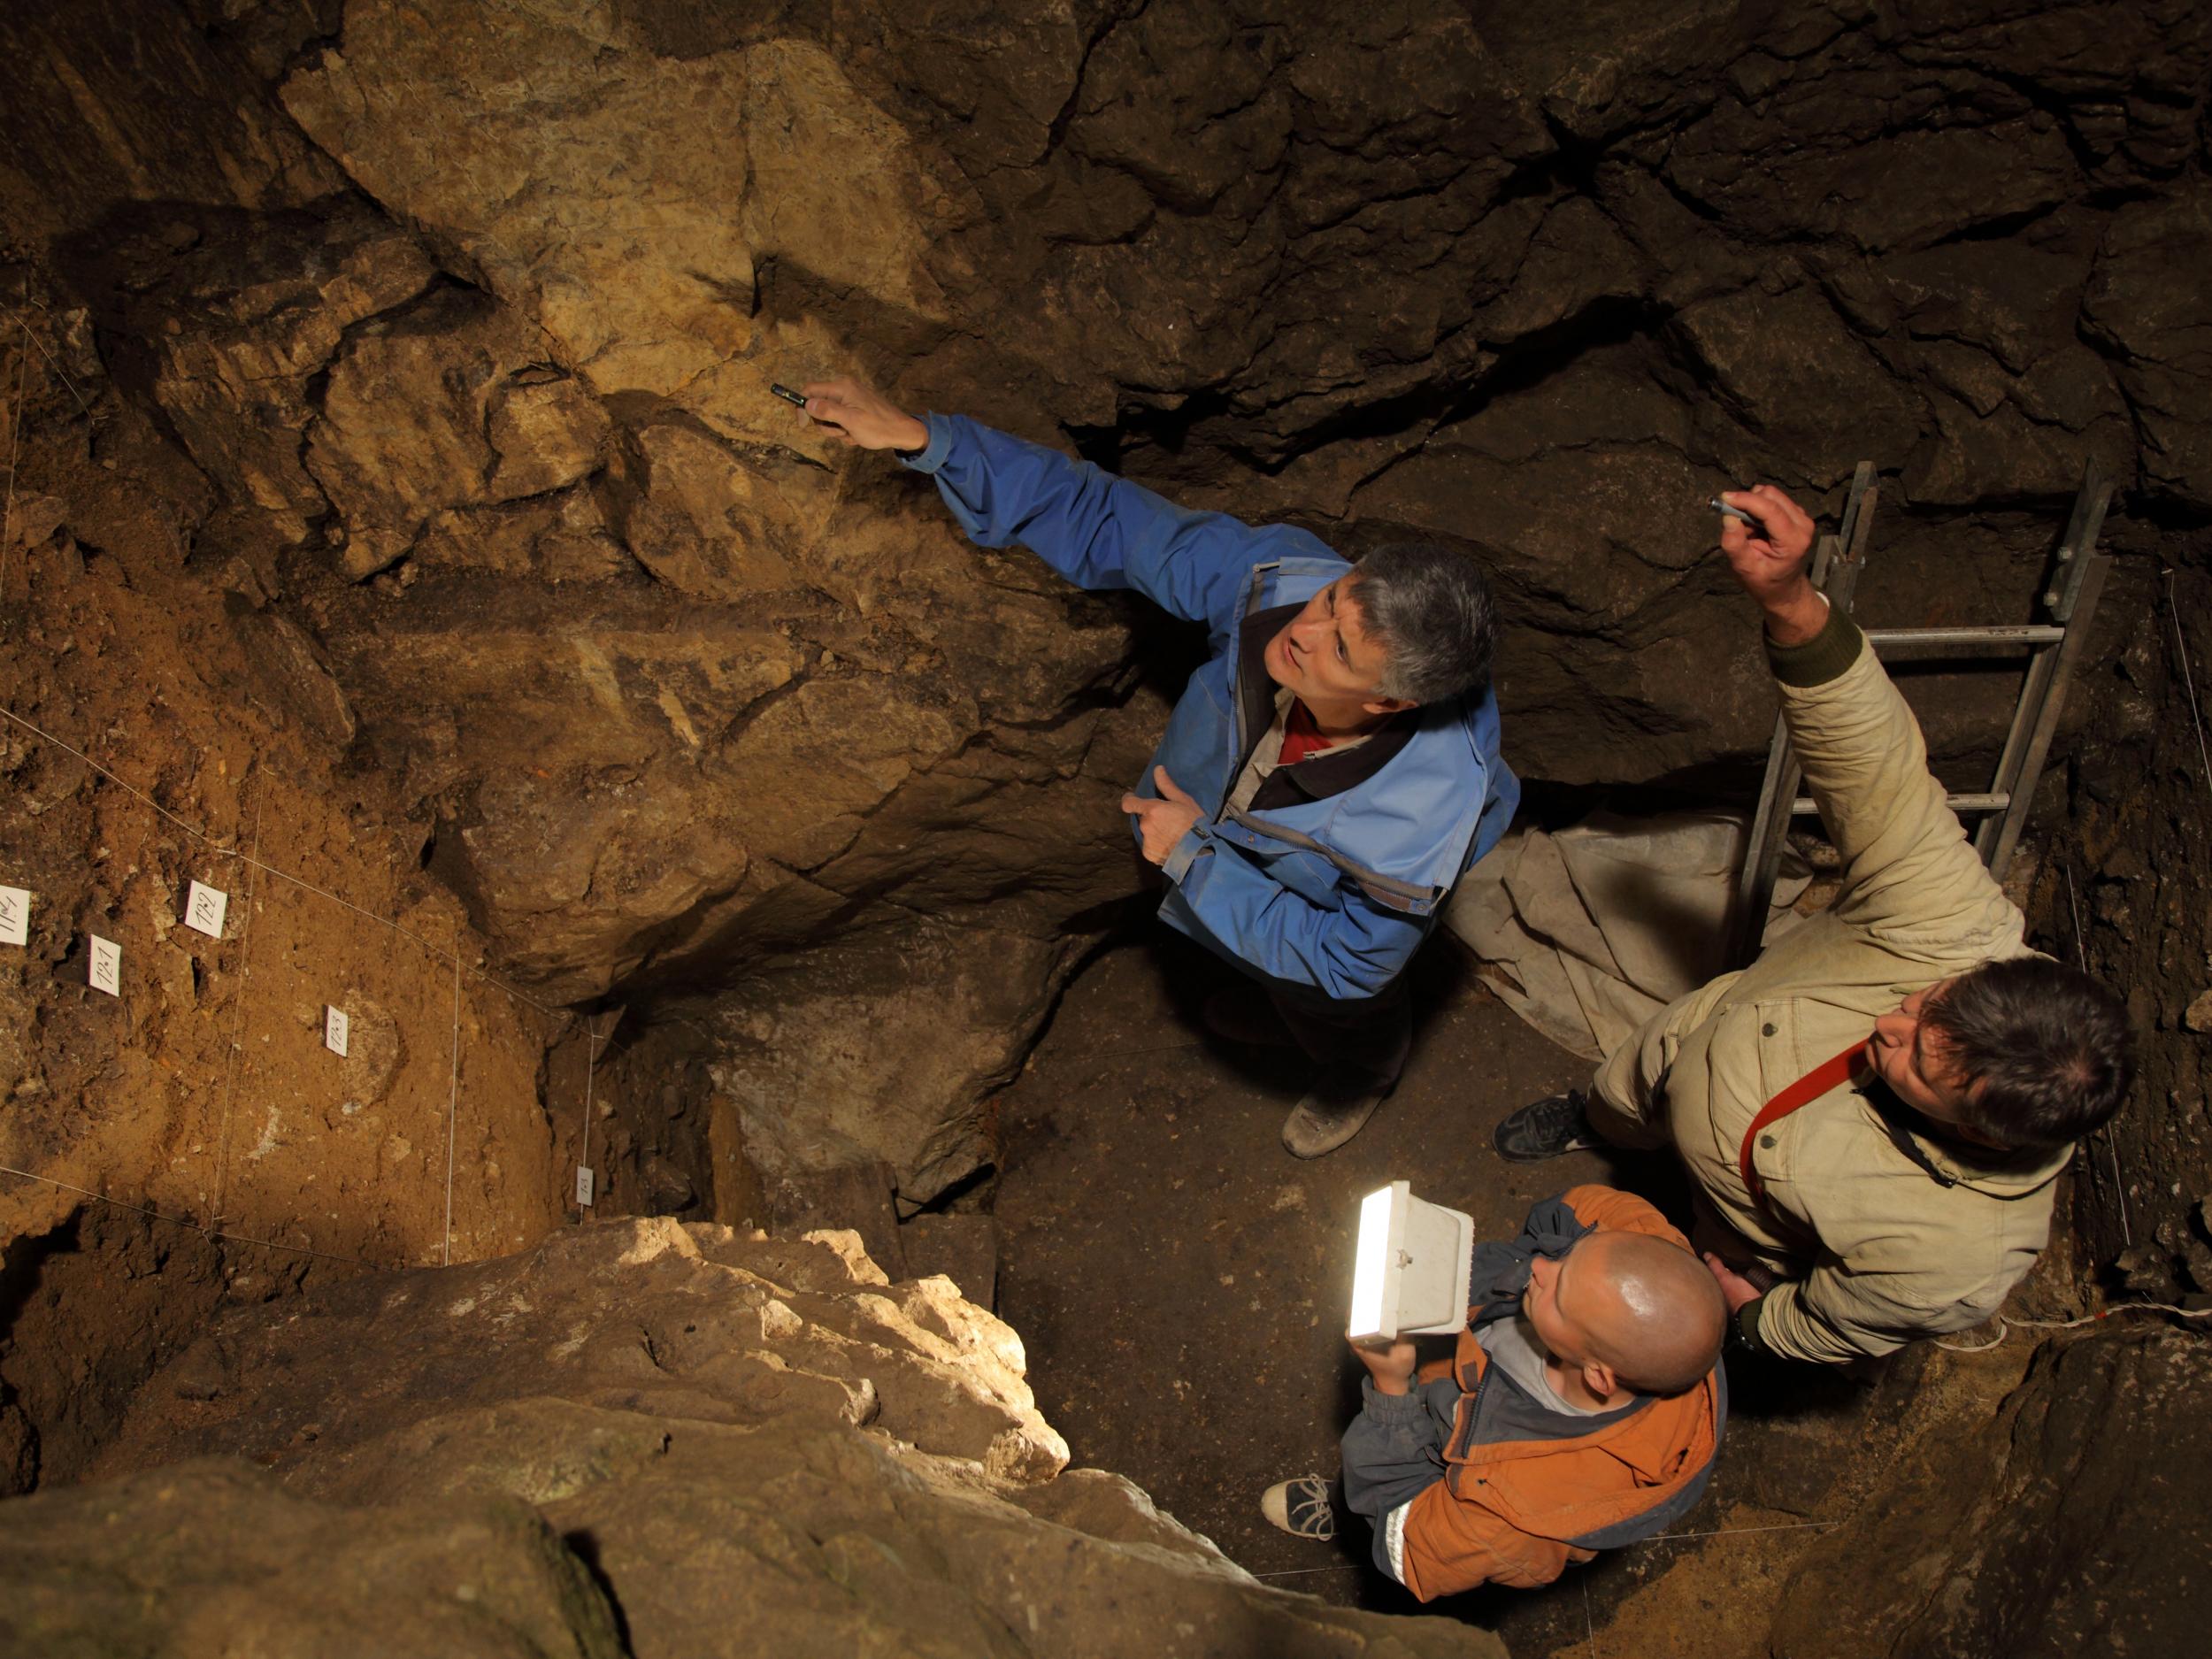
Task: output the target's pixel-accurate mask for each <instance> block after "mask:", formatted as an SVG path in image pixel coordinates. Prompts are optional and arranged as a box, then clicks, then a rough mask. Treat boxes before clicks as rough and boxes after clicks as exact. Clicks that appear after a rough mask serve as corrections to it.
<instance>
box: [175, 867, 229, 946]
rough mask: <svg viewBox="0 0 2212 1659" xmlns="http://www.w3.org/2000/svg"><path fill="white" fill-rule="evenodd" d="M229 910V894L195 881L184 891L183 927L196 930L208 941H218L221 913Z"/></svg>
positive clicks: (221, 919) (220, 934)
mask: <svg viewBox="0 0 2212 1659" xmlns="http://www.w3.org/2000/svg"><path fill="white" fill-rule="evenodd" d="M229 908H230V895H229V894H227V893H225V892H223V891H222V890H220V889H219V888H217V887H208V886H205V885H204V884H203V883H201V882H197V881H195V882H194V883H193V884H192V885H191V887H188V889H186V891H185V895H184V925H185V926H187V927H196V928H198V929H199V930H200V932H202V933H205V934H206V935H207V936H208V937H209V938H210V939H220V938H221V937H222V936H223V912H224V911H225V910H228V909H229Z"/></svg>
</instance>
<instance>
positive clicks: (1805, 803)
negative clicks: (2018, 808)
mask: <svg viewBox="0 0 2212 1659" xmlns="http://www.w3.org/2000/svg"><path fill="white" fill-rule="evenodd" d="M1944 799H1945V800H1946V801H1947V802H1948V803H1949V804H1950V808H1951V810H1953V811H1954V812H2001V811H2003V810H2005V809H2006V808H2007V807H2008V806H2010V805H2011V804H2012V797H2011V796H2010V795H2001V794H2000V795H1946V796H1945V797H1944ZM1819 810H1820V807H1819V805H1818V804H1817V803H1816V802H1815V801H1814V800H1813V798H1812V796H1810V795H1799V796H1798V797H1797V799H1796V800H1794V801H1793V802H1791V803H1790V816H1791V817H1792V818H1810V817H1812V816H1813V814H1814V813H1816V812H1817V811H1819Z"/></svg>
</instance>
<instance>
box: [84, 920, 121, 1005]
mask: <svg viewBox="0 0 2212 1659" xmlns="http://www.w3.org/2000/svg"><path fill="white" fill-rule="evenodd" d="M91 938H92V972H90V974H89V975H88V976H87V977H88V978H89V979H90V980H91V981H92V988H93V989H94V990H96V991H105V992H106V993H107V994H108V995H110V996H120V995H123V948H122V946H120V945H119V944H117V943H116V942H115V941H113V940H111V939H103V938H101V937H100V935H99V934H97V933H94V934H93V935H92V936H91Z"/></svg>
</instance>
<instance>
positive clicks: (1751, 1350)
mask: <svg viewBox="0 0 2212 1659" xmlns="http://www.w3.org/2000/svg"><path fill="white" fill-rule="evenodd" d="M1766 1300H1767V1299H1766V1298H1765V1297H1764V1296H1754V1297H1753V1298H1752V1299H1751V1300H1750V1301H1749V1302H1746V1303H1744V1305H1743V1306H1742V1307H1740V1308H1739V1309H1737V1310H1736V1311H1735V1313H1734V1314H1733V1315H1732V1317H1730V1318H1729V1321H1728V1334H1727V1336H1726V1337H1725V1338H1724V1340H1722V1343H1721V1348H1722V1349H1723V1351H1724V1352H1726V1353H1730V1354H1742V1355H1746V1356H1749V1355H1753V1354H1763V1353H1765V1352H1766V1351H1767V1348H1766V1344H1765V1343H1763V1342H1762V1341H1761V1340H1759V1314H1760V1312H1761V1310H1763V1309H1764V1308H1765V1306H1766Z"/></svg>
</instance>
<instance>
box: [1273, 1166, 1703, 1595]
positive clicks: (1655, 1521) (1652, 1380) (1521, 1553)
mask: <svg viewBox="0 0 2212 1659" xmlns="http://www.w3.org/2000/svg"><path fill="white" fill-rule="evenodd" d="M1471 1283H1472V1284H1473V1286H1474V1287H1475V1288H1474V1296H1475V1304H1474V1306H1473V1307H1472V1308H1471V1309H1470V1310H1469V1324H1468V1328H1467V1329H1466V1330H1465V1331H1463V1333H1461V1334H1460V1336H1459V1339H1458V1348H1457V1352H1456V1353H1455V1354H1454V1355H1453V1356H1452V1357H1451V1358H1450V1359H1449V1360H1438V1361H1435V1362H1433V1363H1430V1364H1428V1365H1425V1366H1421V1367H1419V1369H1418V1371H1417V1369H1416V1363H1415V1353H1414V1347H1413V1343H1412V1341H1411V1340H1410V1339H1401V1340H1399V1341H1397V1342H1396V1343H1394V1344H1392V1345H1390V1346H1389V1347H1387V1348H1363V1347H1360V1346H1359V1345H1357V1344H1355V1345H1354V1348H1353V1352H1354V1353H1356V1354H1357V1355H1358V1356H1359V1357H1360V1359H1361V1361H1362V1363H1363V1364H1365V1366H1366V1367H1367V1371H1368V1377H1367V1379H1366V1380H1365V1381H1364V1382H1363V1384H1362V1388H1361V1392H1362V1394H1363V1406H1362V1409H1361V1411H1360V1415H1359V1416H1358V1417H1357V1418H1356V1419H1355V1420H1354V1422H1353V1424H1352V1426H1351V1427H1350V1428H1349V1429H1348V1431H1346V1432H1345V1436H1344V1442H1343V1468H1344V1501H1345V1503H1346V1505H1347V1507H1348V1508H1350V1509H1354V1510H1356V1511H1357V1512H1358V1513H1360V1514H1363V1515H1364V1516H1366V1517H1368V1519H1369V1520H1370V1521H1371V1522H1372V1523H1373V1525H1374V1529H1375V1546H1374V1555H1375V1564H1376V1565H1377V1566H1378V1567H1379V1568H1381V1569H1382V1571H1385V1572H1387V1573H1388V1574H1389V1575H1390V1576H1391V1577H1392V1578H1395V1579H1396V1580H1398V1582H1399V1583H1401V1584H1402V1585H1404V1586H1406V1587H1407V1588H1408V1589H1409V1590H1411V1591H1412V1592H1413V1593H1414V1594H1415V1595H1417V1596H1418V1597H1419V1598H1420V1599H1421V1600H1423V1601H1428V1600H1429V1599H1431V1598H1432V1597H1434V1596H1439V1595H1448V1594H1451V1593H1453V1592H1454V1591H1457V1590H1466V1589H1471V1588H1473V1587H1474V1586H1477V1585H1479V1584H1509V1585H1514V1586H1521V1587H1524V1588H1525V1587H1530V1586H1536V1585H1542V1584H1548V1583H1550V1582H1551V1581H1552V1580H1553V1579H1554V1578H1557V1577H1558V1576H1559V1574H1560V1573H1561V1572H1562V1571H1564V1569H1565V1568H1566V1565H1567V1563H1569V1562H1571V1561H1587V1560H1589V1559H1590V1558H1591V1557H1592V1556H1594V1555H1595V1554H1596V1553H1597V1552H1598V1551H1599V1550H1601V1549H1609V1548H1618V1547H1619V1546H1621V1545H1623V1544H1627V1543H1632V1542H1633V1541H1635V1540H1638V1539H1640V1538H1648V1537H1650V1536H1651V1535H1652V1534H1653V1533H1655V1532H1659V1531H1661V1530H1662V1529H1663V1528H1664V1527H1666V1526H1668V1525H1671V1524H1672V1523H1674V1522H1675V1521H1677V1520H1678V1519H1679V1518H1680V1517H1682V1516H1683V1515H1685V1514H1686V1513H1687V1512H1688V1511H1689V1510H1690V1509H1692V1508H1693V1507H1694V1505H1695V1504H1696V1502H1697V1501H1698V1500H1699V1498H1701V1496H1703V1495H1704V1492H1705V1486H1706V1482H1707V1481H1708V1479H1709V1478H1710V1476H1711V1474H1712V1470H1713V1463H1714V1459H1715V1458H1716V1457H1717V1455H1718V1454H1719V1450H1720V1442H1721V1433H1722V1429H1723V1426H1724V1423H1725V1421H1726V1417H1727V1387H1726V1382H1725V1379H1724V1374H1723V1372H1722V1371H1721V1368H1720V1363H1719V1358H1720V1344H1721V1337H1722V1333H1723V1330H1724V1325H1725V1322H1726V1307H1725V1304H1724V1302H1723V1300H1722V1297H1721V1295H1720V1292H1719V1287H1718V1286H1717V1285H1716V1284H1715V1283H1714V1281H1713V1279H1712V1275H1711V1274H1710V1273H1709V1272H1708V1271H1706V1269H1705V1267H1704V1266H1703V1265H1702V1264H1701V1263H1700V1262H1699V1260H1698V1258H1697V1256H1696V1255H1695V1254H1694V1252H1693V1251H1692V1250H1691V1248H1690V1245H1689V1240H1686V1239H1685V1238H1684V1237H1683V1236H1682V1235H1681V1233H1678V1232H1677V1231H1676V1230H1675V1229H1674V1228H1673V1227H1671V1225H1668V1223H1667V1221H1666V1220H1665V1218H1664V1217H1662V1216H1661V1215H1660V1214H1659V1212H1658V1211H1657V1210H1654V1209H1653V1208H1652V1207H1651V1206H1650V1205H1649V1204H1647V1203H1646V1202H1644V1201H1643V1200H1642V1199H1640V1198H1637V1197H1633V1196H1632V1195H1631V1194H1627V1193H1622V1192H1617V1191H1615V1190H1613V1189H1612V1188H1610V1187H1597V1186H1587V1187H1575V1188H1573V1189H1571V1191H1569V1192H1567V1193H1564V1194H1561V1195H1560V1196H1559V1197H1557V1198H1552V1199H1547V1200H1545V1201H1544V1202H1542V1203H1540V1204H1538V1205H1537V1206H1536V1207H1535V1208H1534V1209H1533V1210H1531V1211H1530V1212H1529V1216H1528V1219H1527V1221H1526V1223H1525V1224H1524V1225H1523V1228H1522V1231H1521V1235H1520V1237H1519V1238H1517V1239H1516V1240H1513V1241H1512V1242H1511V1243H1509V1244H1500V1243H1494V1244H1484V1245H1480V1246H1479V1247H1477V1248H1476V1251H1475V1260H1474V1277H1473V1279H1472V1281H1471ZM1261 1507H1262V1509H1263V1512H1264V1513H1265V1514H1266V1515H1267V1517H1268V1518H1269V1519H1270V1520H1271V1521H1273V1522H1274V1523H1275V1524H1276V1525H1279V1526H1281V1527H1283V1528H1284V1529H1285V1530H1286V1531H1288V1532H1295V1533H1298V1534H1300V1535H1301V1536H1304V1537H1319V1538H1325V1537H1329V1536H1332V1535H1333V1532H1334V1518H1333V1512H1332V1510H1331V1509H1330V1505H1329V1497H1328V1489H1327V1483H1326V1482H1325V1481H1323V1480H1322V1479H1319V1478H1318V1477H1317V1476H1306V1477H1303V1478H1302V1479H1297V1480H1292V1481H1287V1482H1285V1483H1283V1484H1282V1485H1281V1486H1275V1487H1272V1488H1271V1489H1270V1490H1269V1492H1268V1494H1267V1495H1266V1497H1265V1498H1264V1499H1263V1501H1262V1506H1261Z"/></svg>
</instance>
